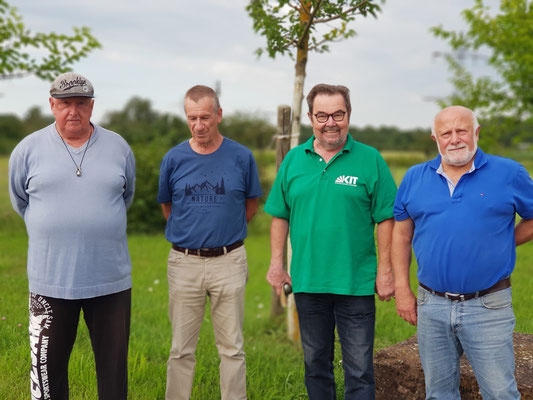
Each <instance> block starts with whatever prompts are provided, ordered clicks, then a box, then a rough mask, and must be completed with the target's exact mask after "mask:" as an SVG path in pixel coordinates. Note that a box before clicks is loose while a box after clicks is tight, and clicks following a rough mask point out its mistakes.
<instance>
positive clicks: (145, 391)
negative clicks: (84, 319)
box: [0, 158, 533, 400]
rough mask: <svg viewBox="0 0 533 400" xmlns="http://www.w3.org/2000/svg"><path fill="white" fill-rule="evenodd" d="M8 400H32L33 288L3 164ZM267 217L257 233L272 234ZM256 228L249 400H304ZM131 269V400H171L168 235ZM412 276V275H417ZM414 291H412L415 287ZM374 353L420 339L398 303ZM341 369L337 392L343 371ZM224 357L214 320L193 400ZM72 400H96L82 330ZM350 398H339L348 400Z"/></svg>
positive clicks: (520, 298)
mask: <svg viewBox="0 0 533 400" xmlns="http://www.w3.org/2000/svg"><path fill="white" fill-rule="evenodd" d="M0 210H1V211H0V318H1V320H0V377H1V378H0V399H9V400H22V399H29V398H30V396H29V380H28V379H29V375H28V373H29V367H30V352H29V342H28V334H27V331H28V328H27V321H28V311H27V304H28V289H27V281H26V270H25V268H26V267H25V262H26V256H25V255H26V245H27V243H26V241H27V239H26V234H25V230H24V225H23V223H22V221H21V218H20V217H18V216H17V215H16V214H14V213H13V212H12V211H11V206H10V204H9V201H8V196H7V160H6V159H5V158H0ZM265 219H266V216H264V215H259V216H258V219H257V222H255V224H256V225H257V226H260V227H263V226H264V225H265ZM257 226H254V227H252V229H251V231H252V232H253V233H252V234H251V235H250V237H249V238H248V239H247V240H246V248H247V251H248V259H249V269H250V274H249V276H250V278H249V282H248V285H247V292H246V316H245V328H244V330H245V332H244V335H245V350H246V354H247V378H248V395H249V398H250V399H261V400H266V399H304V398H307V397H306V395H305V387H304V383H303V357H302V353H301V350H300V349H299V347H298V346H295V345H293V344H292V343H291V342H289V341H288V340H287V339H286V331H285V324H284V319H283V318H278V319H276V320H273V319H271V317H270V293H271V292H270V287H269V286H268V284H267V282H266V281H265V274H266V271H267V268H268V263H269V238H268V235H267V234H265V233H261V232H264V228H258V227H257ZM129 246H130V251H131V256H132V260H133V291H132V302H133V305H132V322H131V339H130V364H129V368H130V374H129V377H130V381H129V382H130V383H129V393H130V396H129V397H130V398H131V399H143V400H152V399H163V398H164V392H165V379H166V360H167V356H168V350H169V347H170V323H169V321H168V317H167V309H168V307H167V302H168V293H167V281H166V257H167V255H168V251H169V245H168V243H167V242H166V240H165V238H164V237H163V235H155V236H144V235H130V237H129ZM413 269H414V268H413ZM413 283H414V282H413ZM531 287H533V244H532V243H528V244H526V245H524V246H522V247H520V248H519V250H518V262H517V267H516V272H515V273H514V274H513V291H514V293H513V298H514V306H515V311H516V316H517V331H519V332H525V333H533V311H531V305H532V300H533V299H532V295H531V289H530V288H531ZM377 303H378V304H377V305H378V309H377V323H376V349H377V350H379V349H381V348H384V347H386V346H389V345H392V344H394V343H397V342H398V341H401V340H403V339H406V338H407V337H409V336H411V335H412V334H414V332H415V330H414V328H413V327H411V326H409V325H408V324H407V323H405V322H404V321H403V320H401V319H400V318H399V317H398V316H396V311H395V308H394V303H393V302H391V303H380V302H379V301H377ZM339 353H340V352H339V351H337V359H336V361H335V368H336V375H337V378H338V385H339V389H340V387H341V385H342V367H341V363H340V359H339ZM218 363H219V361H218V357H217V352H216V348H215V346H214V338H213V332H212V326H211V323H210V317H209V312H206V314H205V323H204V325H203V327H202V330H201V332H200V340H199V343H198V351H197V366H196V376H195V382H194V389H193V396H192V399H196V400H209V399H217V398H220V394H219V391H218ZM70 387H71V398H72V399H96V397H97V396H96V380H95V372H94V364H93V357H92V352H91V349H90V341H89V338H88V333H87V329H86V328H85V326H84V325H83V324H80V328H79V331H78V339H77V341H76V344H75V346H74V351H73V354H72V357H71V361H70ZM341 393H342V390H339V394H340V398H342V395H341Z"/></svg>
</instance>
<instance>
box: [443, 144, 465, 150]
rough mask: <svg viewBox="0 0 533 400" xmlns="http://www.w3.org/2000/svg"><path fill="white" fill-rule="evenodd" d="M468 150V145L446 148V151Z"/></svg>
mask: <svg viewBox="0 0 533 400" xmlns="http://www.w3.org/2000/svg"><path fill="white" fill-rule="evenodd" d="M465 148H466V144H462V145H459V146H452V145H450V146H448V147H446V150H461V149H465Z"/></svg>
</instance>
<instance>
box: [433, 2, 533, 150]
mask: <svg viewBox="0 0 533 400" xmlns="http://www.w3.org/2000/svg"><path fill="white" fill-rule="evenodd" d="M462 16H463V19H464V20H465V22H466V23H467V25H468V31H467V32H466V33H465V32H454V31H448V30H445V29H444V28H443V27H442V26H437V27H433V28H432V32H433V34H434V35H435V36H437V37H440V38H442V39H445V40H447V41H448V43H449V44H450V46H451V47H452V49H453V51H454V53H452V54H450V55H447V56H446V59H447V62H448V65H449V68H450V70H451V72H452V78H451V82H452V83H453V85H454V87H455V92H454V93H452V95H450V96H449V97H447V98H445V99H442V100H441V101H440V102H439V103H440V105H441V106H447V105H450V104H462V105H465V106H467V107H469V108H471V109H473V110H475V111H476V113H478V114H479V116H480V117H481V118H484V119H486V120H487V121H490V123H489V124H488V127H489V129H488V130H487V129H483V135H482V136H481V137H480V140H482V141H483V142H482V143H483V144H484V146H485V147H492V148H494V147H502V146H503V147H506V146H510V145H511V144H513V143H514V142H516V141H518V140H524V139H526V138H528V137H529V138H531V133H530V132H528V130H527V129H525V127H526V125H531V122H532V118H533V53H532V49H533V3H532V2H531V1H527V0H501V1H500V7H499V12H498V13H495V12H492V10H490V8H489V7H487V6H485V5H484V4H483V0H476V1H475V4H474V6H473V7H472V8H469V9H466V10H464V11H463V12H462ZM478 50H483V52H485V51H489V52H490V56H489V58H488V63H489V65H490V66H492V67H493V69H494V71H495V72H496V75H497V77H496V78H491V77H487V76H481V77H478V78H476V77H474V76H473V74H472V73H471V72H469V71H467V70H466V68H465V67H464V66H463V65H462V64H461V56H462V55H464V54H465V53H466V52H470V51H473V52H477V51H478ZM528 121H529V122H528Z"/></svg>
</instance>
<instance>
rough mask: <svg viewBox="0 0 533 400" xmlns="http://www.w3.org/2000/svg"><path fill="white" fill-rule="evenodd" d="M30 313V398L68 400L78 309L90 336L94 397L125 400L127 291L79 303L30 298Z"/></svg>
mask: <svg viewBox="0 0 533 400" xmlns="http://www.w3.org/2000/svg"><path fill="white" fill-rule="evenodd" d="M29 308H30V327H29V333H30V347H31V372H30V384H31V394H32V399H43V400H44V399H51V400H68V398H69V388H68V362H69V358H70V353H71V352H72V347H73V346H74V341H75V340H76V332H77V329H78V322H79V317H80V310H83V316H84V319H85V323H86V324H87V328H88V329H89V335H90V337H91V344H92V348H93V352H94V359H95V364H96V378H97V381H98V398H99V399H100V400H121V399H124V400H125V399H126V397H127V387H128V340H129V333H130V312H131V289H128V290H125V291H123V292H119V293H114V294H110V295H107V296H99V297H93V298H89V299H79V300H65V299H56V298H52V297H45V296H41V295H39V294H36V293H30V304H29Z"/></svg>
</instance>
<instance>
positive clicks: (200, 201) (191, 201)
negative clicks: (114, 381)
mask: <svg viewBox="0 0 533 400" xmlns="http://www.w3.org/2000/svg"><path fill="white" fill-rule="evenodd" d="M185 200H186V203H187V204H188V205H192V206H194V207H197V208H212V207H219V206H220V205H222V204H224V203H225V201H226V188H225V186H224V178H220V180H219V181H218V182H217V181H209V180H208V179H205V180H204V181H200V182H196V183H186V184H185Z"/></svg>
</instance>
